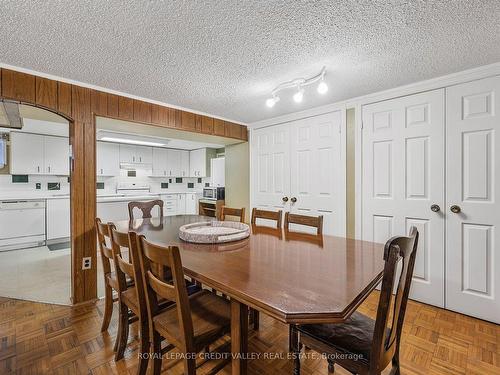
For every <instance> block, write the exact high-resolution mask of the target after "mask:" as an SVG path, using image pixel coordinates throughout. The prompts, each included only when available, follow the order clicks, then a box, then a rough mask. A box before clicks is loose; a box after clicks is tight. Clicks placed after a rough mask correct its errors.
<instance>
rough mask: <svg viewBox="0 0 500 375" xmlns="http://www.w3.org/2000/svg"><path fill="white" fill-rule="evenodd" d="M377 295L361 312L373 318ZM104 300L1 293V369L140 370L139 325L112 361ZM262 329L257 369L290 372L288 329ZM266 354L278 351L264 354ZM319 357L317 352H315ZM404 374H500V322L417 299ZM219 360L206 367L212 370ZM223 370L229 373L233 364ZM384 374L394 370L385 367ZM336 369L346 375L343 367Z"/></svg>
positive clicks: (255, 345) (265, 321) (320, 366)
mask: <svg viewBox="0 0 500 375" xmlns="http://www.w3.org/2000/svg"><path fill="white" fill-rule="evenodd" d="M377 299H378V294H377V292H374V293H373V294H372V295H371V296H370V297H369V298H368V300H367V301H366V302H365V303H364V304H363V305H362V306H361V308H360V311H361V312H363V313H365V314H367V315H370V316H372V317H374V315H375V311H376V310H375V309H376V306H377ZM102 313H103V303H102V301H99V302H97V303H96V304H90V305H85V306H79V307H67V306H56V305H48V304H42V303H34V302H27V301H20V300H13V299H7V298H0V374H18V375H25V374H95V375H101V374H102V375H104V374H135V369H136V363H137V348H138V338H137V327H136V324H134V326H133V327H132V329H131V333H132V337H131V339H130V340H129V344H128V347H127V351H126V353H125V358H124V359H123V360H121V361H119V362H115V361H114V360H113V350H112V348H113V343H114V336H115V333H116V328H117V327H116V315H117V314H116V313H117V312H116V311H115V312H114V314H113V322H112V324H111V326H110V329H109V332H106V333H104V334H101V333H100V331H99V330H100V324H101V318H102ZM261 319H262V321H261V329H260V331H259V332H254V333H252V336H251V338H250V350H251V351H252V352H254V353H257V354H260V355H261V358H260V359H256V360H251V361H250V363H249V373H250V374H273V375H274V374H277V375H279V374H291V373H292V363H291V361H290V360H288V359H283V358H280V357H279V356H280V355H283V356H285V357H286V350H287V343H288V341H287V334H288V329H287V327H286V326H285V325H283V324H281V323H279V322H277V321H275V320H273V319H271V318H268V317H266V316H264V315H263V314H261ZM264 353H271V355H267V358H263V355H264ZM308 354H310V355H314V352H308ZM401 360H402V374H407V375H413V374H421V375H438V374H442V375H449V374H471V375H485V374H500V326H499V325H495V324H492V323H487V322H484V321H481V320H477V319H473V318H470V317H467V316H464V315H460V314H456V313H453V312H449V311H445V310H442V309H438V308H435V307H431V306H427V305H424V304H420V303H416V302H411V301H410V303H409V306H408V311H407V315H406V321H405V326H404V334H403V339H402V345H401ZM215 364H216V362H214V361H210V362H208V363H206V364H203V365H202V366H201V367H200V368H199V370H198V372H199V373H200V374H204V373H206V372H207V371H208V370H209V369H210V368H212V367H213V366H214V365H215ZM302 364H303V366H302V373H303V374H305V375H310V374H327V368H326V361H324V360H322V359H320V358H307V359H305V360H303V362H302ZM164 366H165V368H169V369H170V370H169V371H166V372H165V373H168V374H175V375H177V374H182V372H183V367H182V363H181V362H180V361H175V360H166V361H164ZM221 373H222V374H230V373H231V368H230V366H226V367H225V368H224V369H223V370H222V371H221ZM385 373H388V370H386V372H384V374H385ZM336 374H341V375H343V374H347V372H345V371H344V370H343V369H341V368H339V367H337V368H336Z"/></svg>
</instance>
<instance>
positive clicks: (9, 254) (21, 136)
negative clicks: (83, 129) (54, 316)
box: [0, 101, 72, 305]
mask: <svg viewBox="0 0 500 375" xmlns="http://www.w3.org/2000/svg"><path fill="white" fill-rule="evenodd" d="M69 128H70V123H69V121H68V120H67V119H65V118H63V117H61V116H59V115H57V114H55V113H53V112H50V111H48V110H44V109H40V108H37V107H33V106H29V105H24V104H19V103H15V102H9V101H0V296H3V297H9V298H16V299H23V300H30V301H38V302H46V303H54V304H67V305H69V304H71V279H72V278H71V225H70V216H71V202H70V181H71V180H70V174H71V172H70V171H71V168H70V146H69Z"/></svg>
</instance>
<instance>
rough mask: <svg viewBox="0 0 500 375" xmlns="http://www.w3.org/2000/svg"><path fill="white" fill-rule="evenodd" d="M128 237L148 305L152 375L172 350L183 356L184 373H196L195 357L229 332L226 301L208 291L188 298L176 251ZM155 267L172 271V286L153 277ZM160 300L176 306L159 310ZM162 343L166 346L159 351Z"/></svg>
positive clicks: (191, 374)
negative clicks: (137, 256)
mask: <svg viewBox="0 0 500 375" xmlns="http://www.w3.org/2000/svg"><path fill="white" fill-rule="evenodd" d="M130 236H131V238H133V237H134V236H135V237H136V239H135V240H131V242H132V241H134V242H135V243H136V244H137V249H138V254H139V257H140V265H141V275H142V278H143V284H144V290H145V294H146V301H147V304H148V320H149V324H150V331H151V333H152V336H153V337H152V344H153V355H152V358H153V374H154V375H159V374H160V372H161V364H162V354H163V353H164V350H170V349H171V348H172V347H176V348H178V349H179V351H180V352H181V353H183V354H184V356H183V357H184V373H185V374H187V375H193V374H196V356H195V355H194V354H196V353H199V352H201V351H202V350H203V349H206V348H207V347H208V346H209V345H210V344H212V343H213V342H214V341H216V340H217V339H219V338H221V337H223V336H224V335H225V334H227V333H228V332H230V320H231V318H230V304H229V301H228V300H227V299H224V298H221V297H219V296H217V295H216V294H214V293H211V292H209V291H207V290H201V291H199V292H198V293H195V294H192V295H191V296H188V294H187V290H186V282H185V277H184V271H183V268H182V263H181V257H180V252H179V248H178V247H175V246H170V247H161V246H158V245H155V244H152V243H150V242H148V241H147V240H146V238H145V237H144V236H143V235H140V236H138V235H136V234H135V233H130ZM154 264H156V265H160V266H161V267H168V268H170V269H171V271H172V282H171V283H170V282H166V281H165V280H162V279H161V278H159V277H158V276H157V275H155V273H154V272H153V271H154V270H153V267H152V266H153V265H154ZM159 298H164V299H166V300H168V301H171V302H173V303H175V305H174V307H172V308H170V309H166V310H164V311H161V310H160V309H159ZM163 340H166V341H167V342H168V345H167V346H166V348H164V349H163V350H162V348H161V344H162V341H163ZM228 359H230V357H229V358H228ZM220 368H221V367H219V366H218V367H217V368H216V369H220Z"/></svg>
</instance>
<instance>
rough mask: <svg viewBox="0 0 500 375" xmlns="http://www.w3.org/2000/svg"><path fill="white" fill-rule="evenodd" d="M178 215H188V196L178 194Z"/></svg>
mask: <svg viewBox="0 0 500 375" xmlns="http://www.w3.org/2000/svg"><path fill="white" fill-rule="evenodd" d="M177 202H178V203H177V215H185V214H186V194H177Z"/></svg>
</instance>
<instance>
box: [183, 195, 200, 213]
mask: <svg viewBox="0 0 500 375" xmlns="http://www.w3.org/2000/svg"><path fill="white" fill-rule="evenodd" d="M197 208H198V198H197V197H196V193H186V210H185V214H186V215H196V214H197Z"/></svg>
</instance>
